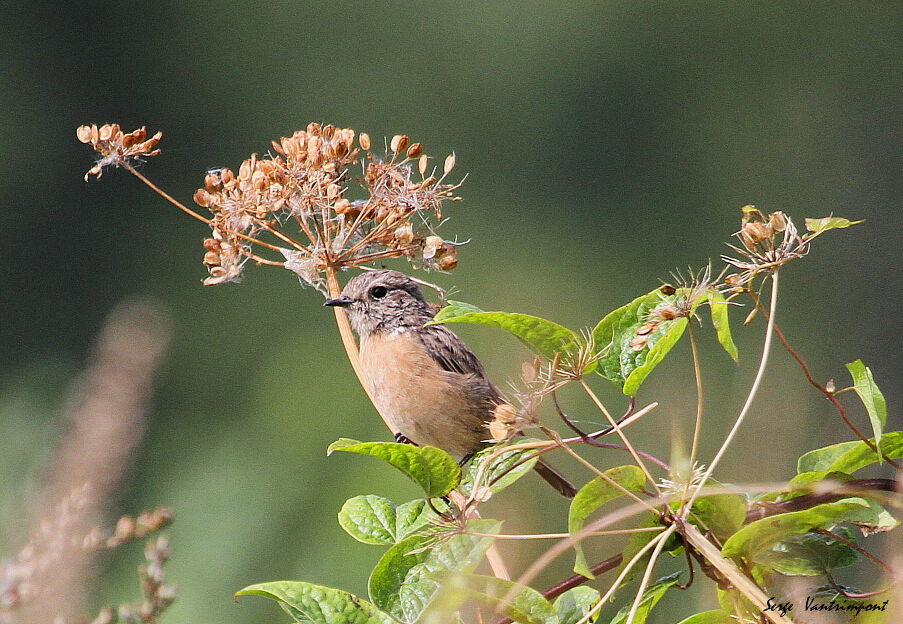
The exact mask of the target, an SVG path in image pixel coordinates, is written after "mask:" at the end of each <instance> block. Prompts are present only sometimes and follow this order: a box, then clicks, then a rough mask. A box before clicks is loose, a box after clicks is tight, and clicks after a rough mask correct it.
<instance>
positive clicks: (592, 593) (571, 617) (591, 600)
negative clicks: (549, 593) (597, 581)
mask: <svg viewBox="0 0 903 624" xmlns="http://www.w3.org/2000/svg"><path fill="white" fill-rule="evenodd" d="M600 598H601V596H600V595H599V592H598V591H597V590H595V589H593V588H592V587H587V586H586V585H579V586H577V587H575V588H573V589H569V590H568V591H566V592H564V593H563V594H561V595H560V596H558V598H557V599H556V600H555V603H554V604H553V605H552V607H553V608H554V609H555V615H557V616H558V624H576V622H578V621H580V619H581V618H582V617H583V616H585V615H586V614H587V613H589V612H590V611H591V610H592V608H593V607H594V606H596V603H598V602H599V599H600ZM598 617H599V616H598V613H597V614H596V615H595V616H594V617H593V618H592V619H591V620H590V621H591V622H594V621H596V618H598Z"/></svg>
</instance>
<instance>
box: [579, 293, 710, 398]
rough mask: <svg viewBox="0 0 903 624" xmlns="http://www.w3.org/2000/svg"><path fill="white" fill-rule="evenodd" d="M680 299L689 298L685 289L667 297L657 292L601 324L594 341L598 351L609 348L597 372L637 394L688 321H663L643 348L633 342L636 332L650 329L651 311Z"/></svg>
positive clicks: (628, 392)
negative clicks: (643, 327)
mask: <svg viewBox="0 0 903 624" xmlns="http://www.w3.org/2000/svg"><path fill="white" fill-rule="evenodd" d="M680 296H684V297H685V296H686V289H681V290H679V291H678V293H677V294H674V295H665V294H663V293H662V292H661V290H659V289H656V290H653V291H652V292H650V293H648V294H645V295H643V296H642V297H637V298H636V299H634V300H633V301H631V302H630V303H628V304H627V305H625V306H622V307H620V308H618V309H617V310H615V311H613V312H611V313H610V314H608V315H607V316H606V317H605V318H603V319H602V320H601V321H599V323H598V324H597V325H596V327H595V329H593V342H594V344H595V345H596V347H597V348H602V347H604V346H605V345H610V346H609V348H608V349H607V351H606V352H605V353H604V355H603V356H602V358H601V359H600V360H599V366H598V368H597V369H596V372H598V373H599V374H600V375H601V376H602V377H605V378H606V379H608V380H609V381H611V382H613V383H614V384H616V385H617V386H618V387H619V388H621V391H622V392H623V393H624V394H626V395H627V396H633V395H635V394H636V392H637V390H638V389H639V387H640V384H642V383H643V381H644V380H645V379H646V377H647V376H648V375H649V373H651V372H652V369H654V368H655V367H656V366H657V365H658V363H659V362H661V361H662V359H663V358H664V357H665V355H667V354H668V351H670V350H671V348H672V347H673V346H674V345H675V344H676V343H677V341H678V340H679V339H680V337H681V336H682V335H683V333H684V330H685V329H686V327H687V319H686V317H680V318H676V319H670V320H661V321H659V322H657V323H656V324H655V327H654V328H651V331H650V332H649V333H648V334H645V337H646V340H645V343H644V345H642V346H640V347H639V348H637V347H636V346H635V343H634V345H632V344H631V343H632V342H633V341H634V340H635V339H636V338H638V337H639V335H638V334H637V330H639V329H640V328H641V327H642V326H644V325H645V326H646V328H647V329H650V327H649V326H648V323H649V321H650V319H651V317H650V313H651V312H653V311H654V310H656V309H657V308H659V307H668V306H672V305H673V303H674V301H675V300H676V299H677V298H678V297H680ZM695 303H696V302H694V306H695Z"/></svg>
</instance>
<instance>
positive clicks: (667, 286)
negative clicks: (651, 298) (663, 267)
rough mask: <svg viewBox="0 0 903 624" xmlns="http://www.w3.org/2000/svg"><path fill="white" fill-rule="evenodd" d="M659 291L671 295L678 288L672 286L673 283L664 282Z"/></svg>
mask: <svg viewBox="0 0 903 624" xmlns="http://www.w3.org/2000/svg"><path fill="white" fill-rule="evenodd" d="M659 291H660V292H661V293H662V294H663V295H669V296H670V295H673V294H674V293H676V292H677V289H676V288H674V286H672V285H671V284H662V286H661V288H659Z"/></svg>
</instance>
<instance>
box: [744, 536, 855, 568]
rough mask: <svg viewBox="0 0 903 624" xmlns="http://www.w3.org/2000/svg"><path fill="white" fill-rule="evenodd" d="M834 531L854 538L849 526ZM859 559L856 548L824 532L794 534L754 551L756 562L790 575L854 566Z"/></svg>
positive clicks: (848, 537) (847, 537)
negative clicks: (766, 547)
mask: <svg viewBox="0 0 903 624" xmlns="http://www.w3.org/2000/svg"><path fill="white" fill-rule="evenodd" d="M834 532H835V533H837V534H838V535H840V536H841V537H844V538H846V539H847V540H852V539H853V533H852V531H850V530H849V529H848V528H847V527H836V528H835V529H834ZM858 560H859V554H858V553H857V552H856V551H855V550H853V549H852V548H850V547H849V546H847V545H846V544H844V543H843V542H841V541H839V540H836V539H834V538H833V537H831V536H829V535H822V534H821V533H803V534H802V535H795V536H793V537H791V538H789V539H786V540H783V541H780V542H778V543H777V544H775V545H774V546H772V547H771V548H769V549H767V550H762V551H759V552H758V553H756V554H755V555H753V561H754V562H755V563H757V564H759V565H762V566H765V567H767V568H769V569H772V570H774V571H776V572H780V573H781V574H784V575H787V576H819V575H822V574H824V573H825V572H828V571H830V570H834V569H835V568H843V567H846V566H851V565H853V564H854V563H856V562H857V561H858Z"/></svg>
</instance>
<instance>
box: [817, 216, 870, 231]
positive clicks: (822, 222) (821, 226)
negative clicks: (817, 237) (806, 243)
mask: <svg viewBox="0 0 903 624" xmlns="http://www.w3.org/2000/svg"><path fill="white" fill-rule="evenodd" d="M857 223H862V221H850V220H849V219H844V218H843V217H822V218H820V219H806V229H807V230H809V231H810V232H814V233H816V234H821V233H822V232H827V231H828V230H836V229H840V228H848V227H850V226H851V225H856V224H857Z"/></svg>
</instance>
